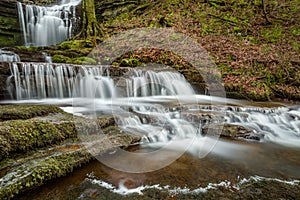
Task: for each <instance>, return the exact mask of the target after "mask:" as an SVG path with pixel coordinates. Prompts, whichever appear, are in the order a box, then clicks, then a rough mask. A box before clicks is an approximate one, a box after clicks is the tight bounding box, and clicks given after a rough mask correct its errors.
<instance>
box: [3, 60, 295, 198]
mask: <svg viewBox="0 0 300 200" xmlns="http://www.w3.org/2000/svg"><path fill="white" fill-rule="evenodd" d="M72 70H73V69H72V68H70V67H68V66H55V65H51V64H44V65H34V64H26V65H25V64H24V65H23V67H22V68H21V71H20V68H19V67H17V66H16V65H12V66H11V71H12V76H11V77H9V78H8V81H7V83H8V86H9V89H10V93H11V94H12V96H14V97H16V98H17V99H18V100H6V101H2V103H17V104H22V103H25V104H28V103H30V104H51V105H58V106H60V107H61V108H62V109H63V110H64V111H66V112H69V113H72V114H74V115H79V116H83V117H87V118H91V119H95V120H96V119H97V118H98V117H103V116H108V115H113V116H114V118H115V121H116V123H117V125H118V127H119V128H120V129H121V130H122V131H124V132H127V133H130V134H133V135H137V136H139V137H141V141H140V142H139V143H137V144H134V145H132V146H131V147H129V148H127V149H126V150H122V149H117V150H113V151H109V152H107V153H106V154H105V155H101V156H100V157H99V156H98V155H95V157H96V158H97V159H96V160H94V161H92V162H90V163H89V164H87V165H84V166H82V167H81V168H79V169H77V170H75V172H73V173H72V174H70V175H69V176H67V177H63V178H59V179H56V180H52V181H50V182H49V183H47V184H46V185H44V186H41V187H39V188H37V189H35V190H32V191H30V192H28V193H25V194H22V196H19V197H18V198H19V199H89V198H94V197H95V198H96V197H98V198H101V197H102V196H103V194H106V193H108V195H112V194H120V195H125V196H124V197H126V195H130V194H132V195H133V194H137V195H143V192H144V191H146V190H149V189H155V190H158V191H164V192H166V191H167V193H169V194H180V193H182V194H189V193H190V194H194V193H204V192H207V191H208V190H211V189H216V188H218V187H226V188H231V189H234V190H238V189H239V187H240V185H241V184H245V183H247V182H250V181H257V182H259V181H262V180H273V181H277V182H280V183H285V184H291V185H293V184H297V183H299V180H300V171H299V169H300V160H299V157H300V149H299V147H300V142H299V139H300V137H299V135H300V120H299V119H300V106H299V105H298V104H291V103H285V102H266V103H259V102H248V101H243V100H234V99H226V98H221V97H212V96H208V95H201V94H195V93H194V90H193V88H192V86H191V85H190V84H189V83H188V82H187V81H186V80H185V78H184V77H183V76H182V75H180V74H179V73H176V72H169V71H151V70H150V71H149V70H146V71H143V70H139V69H135V70H130V71H129V72H128V73H127V74H125V75H124V79H125V80H123V81H122V82H121V83H122V84H120V80H118V81H116V79H115V78H114V77H111V76H110V75H109V73H108V72H107V71H106V72H105V70H103V69H102V68H95V67H94V68H93V67H92V68H91V67H87V66H81V68H80V69H79V70H78V71H77V72H78V73H79V75H77V76H74V75H72V74H73V71H72ZM45 74H46V76H45ZM70 74H71V76H70ZM67 75H68V76H67ZM44 83H46V84H44ZM49 86H51V87H49ZM54 86H55V87H54ZM53 87H54V88H56V90H51V89H52V88H53ZM71 88H73V89H71ZM178 88H181V89H178ZM72 96H73V98H72ZM58 97H59V98H58ZM225 124H230V125H237V126H241V127H244V128H247V129H248V130H250V132H251V134H250V135H252V137H250V138H247V137H244V136H241V137H234V138H228V137H222V134H221V133H220V131H221V130H222V128H223V127H222V125H225ZM214 125H221V129H220V130H218V129H217V132H216V131H215V129H214ZM205 126H208V129H209V130H212V131H211V133H210V132H208V133H207V134H206V135H205V134H203V128H204V127H205ZM78 131H79V133H78V134H79V135H80V134H83V133H80V131H81V130H78ZM84 134H86V132H85V133H84ZM88 134H89V133H88ZM220 134H221V137H220ZM84 138H85V137H81V139H82V140H83V142H84ZM91 152H93V151H91ZM145 155H146V156H145ZM104 191H105V192H106V193H105V192H104ZM106 195H107V194H106ZM107 198H110V197H107Z"/></svg>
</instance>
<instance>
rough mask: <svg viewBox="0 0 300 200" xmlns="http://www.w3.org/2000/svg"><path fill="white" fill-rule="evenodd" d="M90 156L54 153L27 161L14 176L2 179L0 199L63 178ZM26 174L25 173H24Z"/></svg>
mask: <svg viewBox="0 0 300 200" xmlns="http://www.w3.org/2000/svg"><path fill="white" fill-rule="evenodd" d="M90 159H91V155H90V154H89V153H87V152H86V151H83V150H82V149H79V150H75V151H71V152H65V153H56V154H54V155H53V156H50V157H46V158H41V159H37V160H34V161H28V162H26V163H24V164H22V165H21V166H19V167H18V168H17V169H14V171H13V172H12V173H13V174H14V175H15V176H10V175H8V176H5V177H3V178H2V181H3V182H2V186H1V188H0V199H10V198H12V197H14V196H15V195H17V194H18V193H20V192H21V191H24V190H26V189H28V188H33V187H34V186H39V185H41V184H43V183H45V182H46V181H49V180H51V179H54V178H58V177H61V176H65V175H66V174H68V173H70V172H72V171H73V169H74V168H75V167H79V166H81V164H83V163H86V162H88V161H89V160H90ZM25 172H26V173H25Z"/></svg>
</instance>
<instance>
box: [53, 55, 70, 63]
mask: <svg viewBox="0 0 300 200" xmlns="http://www.w3.org/2000/svg"><path fill="white" fill-rule="evenodd" d="M52 62H54V63H71V62H72V59H71V58H69V57H67V56H64V55H54V56H53V57H52Z"/></svg>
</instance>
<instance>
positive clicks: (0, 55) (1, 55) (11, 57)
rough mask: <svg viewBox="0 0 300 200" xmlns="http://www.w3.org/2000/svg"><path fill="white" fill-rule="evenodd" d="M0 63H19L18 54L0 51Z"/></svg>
mask: <svg viewBox="0 0 300 200" xmlns="http://www.w3.org/2000/svg"><path fill="white" fill-rule="evenodd" d="M0 61H4V62H20V61H21V59H20V57H19V55H18V54H15V53H14V52H12V51H5V50H2V49H0Z"/></svg>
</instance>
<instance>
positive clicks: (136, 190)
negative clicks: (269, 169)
mask: <svg viewBox="0 0 300 200" xmlns="http://www.w3.org/2000/svg"><path fill="white" fill-rule="evenodd" d="M87 176H88V178H86V181H89V182H91V183H92V184H94V185H99V186H101V187H103V188H106V189H108V190H109V191H111V192H113V193H116V194H120V195H129V194H133V193H138V194H139V195H143V191H144V190H146V189H156V190H161V191H167V192H168V193H169V194H171V195H176V194H199V193H205V192H207V191H209V190H213V189H218V188H219V187H224V188H228V189H234V190H240V188H241V186H243V185H246V184H247V183H249V182H260V181H275V182H279V183H285V184H288V185H297V184H299V183H300V181H299V180H282V179H278V178H266V177H261V176H251V177H250V178H248V179H246V178H244V179H242V180H240V181H239V182H238V183H237V184H232V183H231V182H230V181H227V180H224V181H221V182H219V183H209V184H208V185H207V186H206V187H199V188H196V189H189V188H188V187H185V188H180V187H176V188H171V187H170V186H169V185H166V186H161V185H159V184H156V185H142V186H139V187H137V188H131V189H129V188H127V187H126V186H125V185H124V182H125V181H126V180H123V181H121V182H120V183H119V186H118V187H115V186H114V185H112V184H110V183H107V182H105V181H102V180H99V179H97V178H96V177H94V175H93V174H88V175H87Z"/></svg>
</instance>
